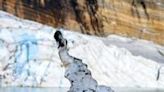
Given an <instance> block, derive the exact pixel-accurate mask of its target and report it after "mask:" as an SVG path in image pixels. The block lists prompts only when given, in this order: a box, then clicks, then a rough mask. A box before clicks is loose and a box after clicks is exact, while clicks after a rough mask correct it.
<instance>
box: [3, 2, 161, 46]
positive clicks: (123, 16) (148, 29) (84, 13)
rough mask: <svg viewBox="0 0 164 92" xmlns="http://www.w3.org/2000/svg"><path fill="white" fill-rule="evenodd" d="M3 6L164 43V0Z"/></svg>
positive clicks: (87, 29) (93, 30)
mask: <svg viewBox="0 0 164 92" xmlns="http://www.w3.org/2000/svg"><path fill="white" fill-rule="evenodd" d="M0 9H1V10H4V11H7V12H10V13H12V14H14V15H17V16H19V17H22V18H25V19H30V20H35V21H37V22H41V23H44V24H48V25H51V26H54V27H64V28H68V29H71V30H76V31H79V32H82V33H85V34H94V35H98V36H106V35H108V34H110V33H115V34H119V35H125V36H135V37H138V38H142V39H147V40H151V41H154V42H157V43H160V44H164V41H163V39H164V16H163V15H164V12H163V11H164V1H163V0H0Z"/></svg>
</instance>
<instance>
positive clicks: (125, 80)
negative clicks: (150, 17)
mask: <svg viewBox="0 0 164 92" xmlns="http://www.w3.org/2000/svg"><path fill="white" fill-rule="evenodd" d="M55 31H56V29H54V28H52V27H48V26H45V25H42V24H39V23H36V22H32V21H28V20H23V19H19V18H17V17H14V16H12V15H10V14H7V13H5V12H2V11H0V52H1V53H0V86H36V87H69V86H70V83H69V81H68V80H67V79H65V78H64V72H65V69H64V67H61V65H62V63H61V61H60V59H59V56H58V50H57V44H56V43H55V41H54V39H53V34H54V32H55ZM62 32H63V35H64V37H65V38H66V39H67V40H68V47H69V53H70V54H71V55H72V56H75V57H78V58H80V59H82V60H83V61H84V63H86V64H87V65H88V68H89V70H91V72H92V75H93V77H94V79H96V80H97V82H98V84H100V85H109V86H117V87H155V88H156V87H160V88H163V87H164V79H163V78H164V71H163V70H164V68H163V67H162V65H163V64H162V63H158V62H156V61H155V60H159V62H160V60H163V57H164V56H163V55H164V54H163V52H164V51H163V50H164V48H163V47H161V46H160V48H158V49H159V50H160V54H158V55H156V54H157V53H158V52H156V53H154V51H156V50H155V49H154V47H153V46H154V45H153V46H152V43H150V44H149V42H142V45H150V47H151V49H153V50H152V52H151V51H149V54H150V53H152V54H151V55H149V56H148V57H144V55H147V54H146V52H147V51H145V50H146V49H142V50H138V49H141V47H142V45H140V48H137V46H138V45H137V46H136V45H134V46H135V53H134V51H133V50H132V48H133V47H134V46H133V47H132V46H129V47H128V46H127V44H126V41H128V40H129V39H126V38H124V39H122V37H119V36H115V37H112V36H111V37H110V36H109V37H108V38H98V37H94V36H87V35H82V34H80V33H76V32H69V31H62ZM116 38H117V39H116ZM104 39H105V40H104ZM121 40H126V41H125V43H124V46H123V44H122V45H120V44H119V46H117V45H118V43H117V42H120V41H121ZM131 40H133V39H131ZM104 41H105V42H104ZM109 42H110V44H107V43H109ZM135 42H136V41H135ZM111 43H113V44H111ZM116 43H117V44H116ZM132 43H133V41H132ZM137 44H139V43H137ZM125 46H126V48H124V47H125ZM155 46H156V45H155ZM157 47H159V46H157ZM129 48H130V50H129ZM131 51H132V52H133V53H134V54H133V53H132V52H131ZM137 51H139V52H137ZM142 51H143V52H142ZM141 52H142V53H141ZM140 53H141V54H140ZM143 53H144V55H142V54H143ZM153 54H154V55H155V56H157V57H159V59H155V58H156V57H154V58H153V59H151V58H149V57H150V56H153ZM161 62H162V61H161ZM159 69H161V70H160V72H159ZM158 75H159V76H158ZM157 76H158V80H157Z"/></svg>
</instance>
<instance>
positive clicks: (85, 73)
mask: <svg viewBox="0 0 164 92" xmlns="http://www.w3.org/2000/svg"><path fill="white" fill-rule="evenodd" d="M57 32H58V33H59V35H58V33H57ZM57 32H56V33H55V36H59V39H57V38H58V37H55V38H56V41H57V42H58V43H59V56H60V59H61V61H62V62H63V65H64V66H65V68H66V72H65V78H67V79H68V80H69V81H70V83H71V87H70V89H69V91H68V92H113V91H112V90H111V88H110V87H106V86H99V85H98V83H97V81H96V80H95V79H93V77H92V75H91V71H90V70H88V68H87V65H86V64H84V63H83V62H82V60H81V59H78V58H75V57H72V56H70V55H69V53H68V49H67V42H66V39H64V38H63V37H62V34H61V33H60V31H57ZM60 44H62V45H60ZM63 44H64V45H63Z"/></svg>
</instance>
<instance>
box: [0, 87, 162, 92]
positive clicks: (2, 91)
mask: <svg viewBox="0 0 164 92" xmlns="http://www.w3.org/2000/svg"><path fill="white" fill-rule="evenodd" d="M68 89H69V88H30V87H2V88H0V92H67V90H68ZM113 89H114V90H115V92H164V89H149V88H145V89H143V88H113Z"/></svg>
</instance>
